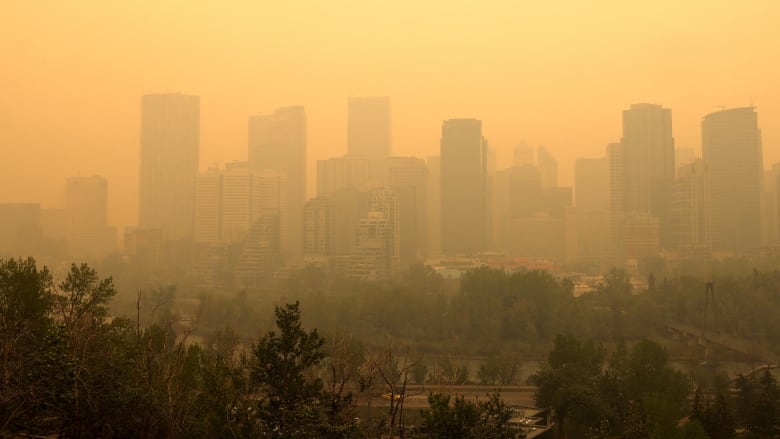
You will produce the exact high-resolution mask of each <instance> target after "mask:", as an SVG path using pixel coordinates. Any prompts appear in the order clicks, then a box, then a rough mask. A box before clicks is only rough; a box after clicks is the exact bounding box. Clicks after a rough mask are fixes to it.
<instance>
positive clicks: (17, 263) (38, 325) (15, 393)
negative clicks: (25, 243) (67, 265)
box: [0, 258, 66, 431]
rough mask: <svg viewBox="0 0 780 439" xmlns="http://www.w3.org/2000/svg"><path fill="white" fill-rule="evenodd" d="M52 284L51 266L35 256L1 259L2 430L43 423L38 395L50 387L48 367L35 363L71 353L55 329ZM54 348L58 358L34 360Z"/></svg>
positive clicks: (0, 381)
mask: <svg viewBox="0 0 780 439" xmlns="http://www.w3.org/2000/svg"><path fill="white" fill-rule="evenodd" d="M52 289H53V283H52V277H51V274H50V273H49V270H48V269H46V267H44V268H42V269H38V267H37V265H36V263H35V260H34V259H32V258H28V259H25V260H22V259H6V260H2V259H0V431H8V430H11V431H14V430H16V429H27V430H28V431H29V430H30V429H31V428H32V427H34V426H35V425H36V424H37V419H38V418H39V417H40V415H41V414H42V413H40V410H38V409H40V407H36V404H37V403H38V402H39V401H36V399H35V395H37V394H39V393H41V392H45V391H46V389H47V388H48V383H47V379H48V373H47V372H48V371H47V370H43V369H36V368H35V367H33V366H40V367H44V366H45V367H46V368H49V367H54V366H53V365H52V362H57V361H59V360H60V359H64V358H65V356H66V354H65V353H64V348H63V344H62V343H63V342H62V339H61V337H59V336H58V335H57V334H56V333H52V332H51V329H52V328H51V318H50V311H51V306H52V301H53V293H52ZM49 347H56V349H57V351H58V353H57V354H56V355H55V356H56V357H57V358H56V359H55V358H52V361H49V362H47V363H45V365H44V364H43V363H42V364H35V365H33V364H31V363H32V360H33V359H35V358H40V357H41V356H43V355H45V353H46V351H47V350H48V348H49ZM36 411H37V412H36ZM44 417H45V415H44Z"/></svg>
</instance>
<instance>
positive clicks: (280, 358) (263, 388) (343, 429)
mask: <svg viewBox="0 0 780 439" xmlns="http://www.w3.org/2000/svg"><path fill="white" fill-rule="evenodd" d="M275 314H276V326H277V328H278V330H279V333H277V332H276V331H269V332H268V333H267V334H266V335H264V336H262V337H260V339H259V340H258V342H257V343H256V344H255V345H254V346H253V348H252V353H253V355H252V359H251V362H250V365H249V368H250V376H251V380H252V384H253V385H254V386H255V388H256V389H257V390H258V391H259V393H260V395H261V401H260V403H259V404H258V415H257V417H258V420H259V421H260V423H261V424H262V426H263V431H264V434H265V435H267V436H268V437H279V438H289V437H296V438H318V437H344V436H347V435H348V434H350V432H351V431H352V430H353V428H354V426H353V425H351V424H347V425H332V424H330V423H329V422H328V413H327V410H328V408H329V407H328V404H327V403H325V401H326V397H325V395H324V392H323V383H322V380H321V379H319V378H317V377H311V376H310V375H309V372H310V371H311V370H312V368H314V367H315V366H317V365H318V364H320V362H321V361H322V360H323V359H324V358H325V353H324V351H323V345H324V344H325V340H324V339H323V338H322V337H320V335H319V334H318V333H317V330H316V329H315V330H312V331H306V330H304V329H303V328H302V326H301V321H300V309H299V303H298V302H296V303H295V304H288V305H285V306H284V307H276V311H275Z"/></svg>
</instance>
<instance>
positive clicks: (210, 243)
mask: <svg viewBox="0 0 780 439" xmlns="http://www.w3.org/2000/svg"><path fill="white" fill-rule="evenodd" d="M197 187H198V191H197V197H196V206H197V210H196V212H197V213H196V225H195V230H196V235H195V236H196V241H197V243H198V244H203V245H205V249H202V250H203V251H202V252H201V254H200V255H199V261H198V265H199V267H198V270H199V272H200V275H201V277H202V278H203V279H204V280H206V281H214V279H215V277H216V276H215V272H216V271H219V270H223V271H225V270H226V271H227V272H229V274H230V276H232V277H231V279H234V280H236V281H239V282H241V283H242V284H243V285H245V286H257V285H258V283H259V282H261V281H262V280H263V279H267V278H268V277H269V276H271V275H272V274H273V272H274V271H275V270H276V269H277V268H279V266H280V265H281V264H282V263H283V262H284V256H285V255H286V254H287V250H288V248H289V242H288V240H287V236H288V233H287V232H288V227H289V225H288V222H287V212H288V208H287V195H288V190H287V176H286V175H285V174H284V173H282V172H278V171H274V170H270V169H265V170H260V171H258V170H254V169H252V168H250V167H249V164H248V163H247V162H233V163H229V164H227V165H225V169H224V170H218V169H209V170H208V171H206V172H203V173H201V174H200V175H199V176H198V185H197Z"/></svg>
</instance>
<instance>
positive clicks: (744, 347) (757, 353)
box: [666, 323, 780, 365]
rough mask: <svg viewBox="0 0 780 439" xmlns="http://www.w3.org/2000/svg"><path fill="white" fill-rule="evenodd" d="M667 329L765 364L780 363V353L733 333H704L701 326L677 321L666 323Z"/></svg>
mask: <svg viewBox="0 0 780 439" xmlns="http://www.w3.org/2000/svg"><path fill="white" fill-rule="evenodd" d="M666 330H667V331H669V332H672V333H677V334H680V335H681V336H683V337H695V338H697V339H698V340H699V343H701V344H704V345H710V346H719V347H721V348H725V349H728V350H731V351H734V352H737V353H740V354H742V355H745V356H746V357H748V358H751V359H754V360H756V361H761V362H763V363H765V364H769V365H775V364H780V356H779V355H777V354H775V353H774V352H772V351H770V350H768V349H766V348H764V347H763V346H761V345H760V344H758V343H755V342H752V341H750V340H745V339H743V338H739V337H736V336H733V335H727V334H717V333H712V332H705V333H704V334H702V330H701V328H697V327H695V326H689V325H683V324H676V323H668V324H666Z"/></svg>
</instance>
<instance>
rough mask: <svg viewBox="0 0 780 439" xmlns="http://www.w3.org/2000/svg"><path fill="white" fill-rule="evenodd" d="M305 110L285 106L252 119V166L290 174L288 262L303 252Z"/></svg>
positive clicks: (298, 257)
mask: <svg viewBox="0 0 780 439" xmlns="http://www.w3.org/2000/svg"><path fill="white" fill-rule="evenodd" d="M306 154H307V133H306V112H305V110H304V108H303V107H301V106H295V107H283V108H279V109H277V110H276V111H274V112H273V114H270V115H258V116H251V117H250V118H249V154H248V157H249V165H250V167H251V168H252V169H254V170H257V171H260V170H264V169H270V170H274V171H278V172H282V173H284V174H285V175H286V176H287V190H288V193H287V194H286V199H287V202H288V207H287V212H285V213H284V214H283V216H285V217H286V218H287V219H286V221H287V223H288V237H287V239H288V241H289V244H288V245H287V247H288V255H287V256H288V258H289V262H292V263H296V264H297V263H300V262H301V261H302V255H303V235H302V233H303V206H304V204H305V202H306Z"/></svg>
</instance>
